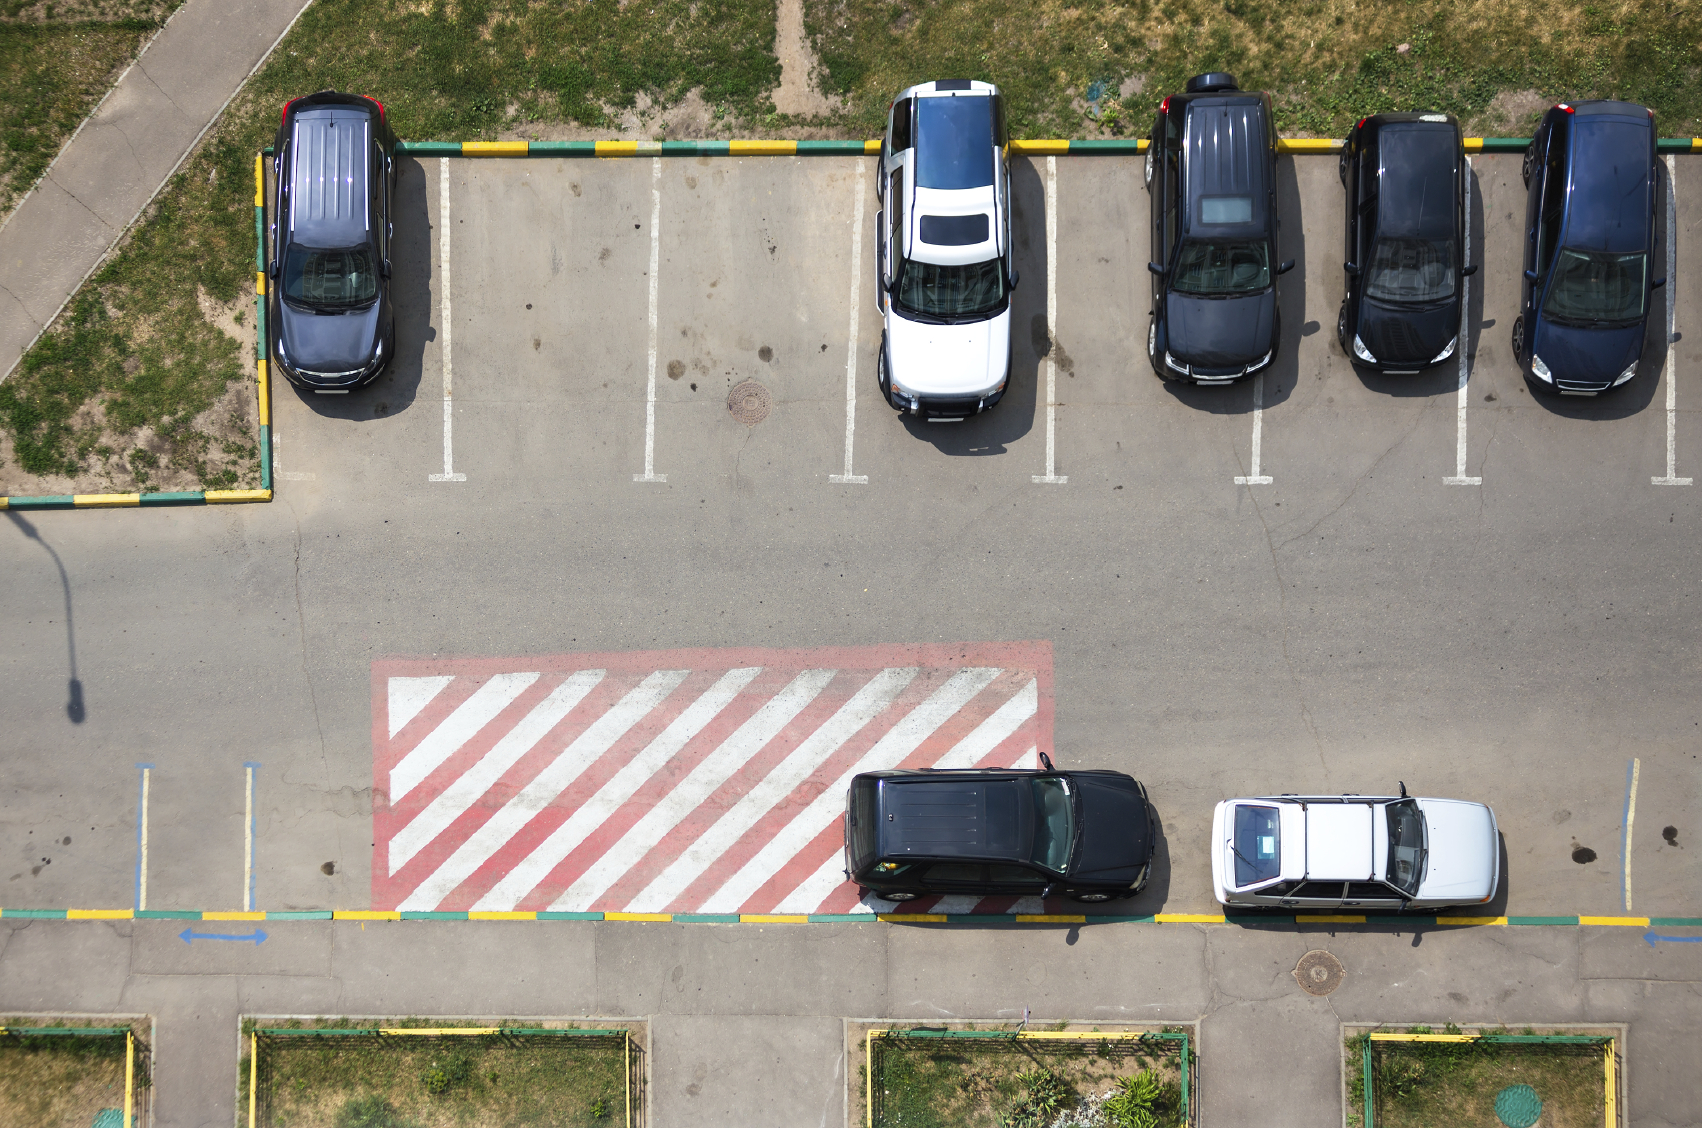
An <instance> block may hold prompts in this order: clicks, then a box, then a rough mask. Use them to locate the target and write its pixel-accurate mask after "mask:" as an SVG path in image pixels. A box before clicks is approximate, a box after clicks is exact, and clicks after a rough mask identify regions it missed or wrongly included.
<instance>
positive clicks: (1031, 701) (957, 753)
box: [934, 678, 1040, 768]
mask: <svg viewBox="0 0 1702 1128" xmlns="http://www.w3.org/2000/svg"><path fill="white" fill-rule="evenodd" d="M1039 707H1040V681H1039V679H1038V678H1036V679H1034V680H1032V681H1030V682H1029V683H1028V684H1027V685H1025V686H1023V687H1022V689H1021V690H1020V691H1019V692H1018V693H1017V694H1016V695H1015V696H1014V697H1012V698H1011V699H1010V700H1009V701H1006V702H1005V703H1004V704H1003V705H1000V706H999V707H998V708H997V709H995V710H994V711H993V715H992V716H990V717H988V718H987V719H986V720H984V721H982V722H981V723H980V724H979V725H977V726H976V727H975V731H974V732H972V733H970V734H969V735H968V736H966V737H964V738H963V739H962V740H960V741H958V742H957V747H955V748H953V749H952V750H951V751H950V752H947V753H946V754H945V755H944V756H942V757H940V762H939V763H937V764H935V765H934V767H936V768H973V767H974V766H975V765H976V764H979V763H980V762H981V758H982V757H983V756H985V755H987V753H989V752H991V751H992V750H993V749H995V748H997V747H998V746H999V745H1000V744H1003V743H1004V742H1005V740H1006V739H1007V738H1008V737H1009V736H1010V735H1011V733H1013V732H1015V731H1016V730H1017V729H1019V728H1021V727H1022V724H1023V722H1024V721H1026V720H1028V718H1030V717H1032V716H1034V712H1035V710H1036V709H1038V708H1039Z"/></svg>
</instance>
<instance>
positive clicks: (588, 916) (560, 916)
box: [538, 912, 603, 920]
mask: <svg viewBox="0 0 1702 1128" xmlns="http://www.w3.org/2000/svg"><path fill="white" fill-rule="evenodd" d="M538 919H539V920H602V919H603V914H602V913H545V912H540V913H539V914H538Z"/></svg>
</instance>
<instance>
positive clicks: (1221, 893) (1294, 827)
mask: <svg viewBox="0 0 1702 1128" xmlns="http://www.w3.org/2000/svg"><path fill="white" fill-rule="evenodd" d="M1211 833H1212V837H1211V842H1212V846H1211V875H1212V885H1213V887H1214V889H1215V892H1216V893H1217V899H1218V900H1219V901H1220V902H1221V903H1223V904H1224V905H1226V906H1229V907H1231V908H1244V909H1282V908H1289V909H1302V910H1312V911H1321V912H1332V911H1336V910H1339V909H1348V910H1351V911H1355V912H1377V911H1403V910H1404V911H1412V910H1418V911H1425V910H1431V909H1440V908H1446V907H1448V906H1450V905H1469V904H1481V903H1483V902H1485V901H1488V900H1490V899H1491V898H1492V897H1494V896H1495V890H1496V887H1497V886H1498V885H1499V884H1500V882H1501V839H1500V834H1499V832H1498V830H1497V829H1496V825H1495V812H1494V811H1492V810H1490V809H1489V808H1488V807H1486V806H1484V805H1483V804H1482V803H1467V802H1464V801H1462V800H1459V799H1409V798H1408V797H1407V793H1406V786H1405V785H1404V784H1403V785H1402V786H1401V793H1400V795H1398V796H1393V795H1390V796H1380V797H1379V796H1371V797H1367V796H1360V795H1277V796H1264V797H1262V798H1258V799H1228V800H1225V801H1224V802H1222V803H1219V804H1218V805H1217V809H1216V810H1215V811H1214V812H1212V823H1211Z"/></svg>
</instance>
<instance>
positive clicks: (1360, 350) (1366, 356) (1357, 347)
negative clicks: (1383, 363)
mask: <svg viewBox="0 0 1702 1128" xmlns="http://www.w3.org/2000/svg"><path fill="white" fill-rule="evenodd" d="M1353 355H1354V356H1357V357H1358V358H1359V359H1360V360H1363V361H1364V362H1365V363H1367V364H1376V363H1377V358H1376V357H1374V356H1372V355H1371V350H1370V349H1368V348H1366V347H1365V342H1364V341H1362V340H1360V339H1359V334H1358V333H1355V334H1354V335H1353Z"/></svg>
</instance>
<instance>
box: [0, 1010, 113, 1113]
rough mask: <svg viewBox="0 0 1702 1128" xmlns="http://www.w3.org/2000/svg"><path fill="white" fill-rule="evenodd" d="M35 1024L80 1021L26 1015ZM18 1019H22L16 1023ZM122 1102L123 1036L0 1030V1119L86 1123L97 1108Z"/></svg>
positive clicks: (28, 1022)
mask: <svg viewBox="0 0 1702 1128" xmlns="http://www.w3.org/2000/svg"><path fill="white" fill-rule="evenodd" d="M26 1021H27V1024H28V1025H34V1026H39V1025H43V1024H44V1022H46V1021H51V1022H52V1023H53V1025H56V1026H58V1025H76V1026H85V1025H88V1024H87V1023H83V1022H71V1023H67V1022H65V1020H41V1019H34V1020H26ZM18 1025H24V1023H18ZM123 1107H124V1036H123V1035H122V1034H120V1035H116V1036H108V1037H87V1036H78V1035H48V1036H28V1035H26V1036H22V1037H19V1036H16V1035H0V1124H5V1125H29V1126H30V1128H89V1125H90V1124H92V1123H94V1119H95V1117H96V1115H97V1114H99V1112H100V1111H101V1110H102V1109H106V1108H116V1109H122V1108H123Z"/></svg>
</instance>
